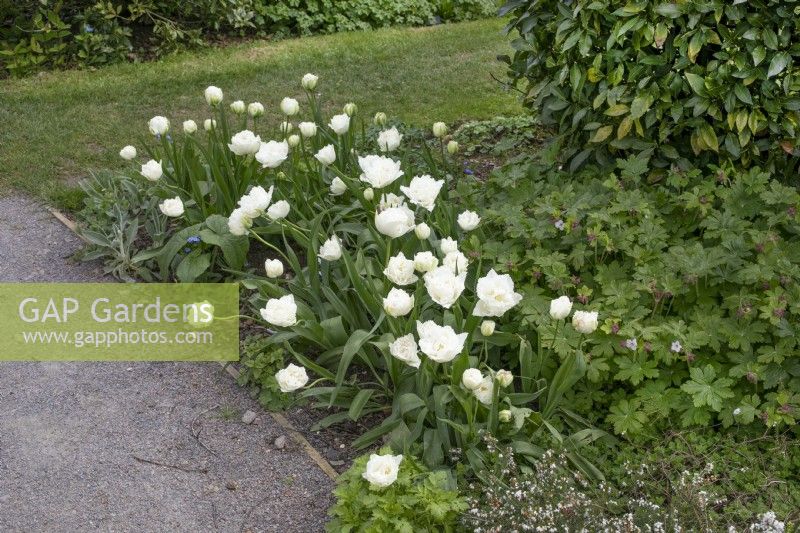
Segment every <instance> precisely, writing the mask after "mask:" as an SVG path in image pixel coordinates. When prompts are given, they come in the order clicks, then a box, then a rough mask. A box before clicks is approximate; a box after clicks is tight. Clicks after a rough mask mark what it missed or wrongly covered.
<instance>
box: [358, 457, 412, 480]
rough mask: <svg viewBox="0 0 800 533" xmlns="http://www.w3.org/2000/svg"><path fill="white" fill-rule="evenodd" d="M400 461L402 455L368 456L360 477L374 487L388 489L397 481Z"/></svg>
mask: <svg viewBox="0 0 800 533" xmlns="http://www.w3.org/2000/svg"><path fill="white" fill-rule="evenodd" d="M402 460H403V456H402V455H378V454H374V453H373V454H372V455H370V456H369V461H367V467H366V469H365V470H364V473H363V474H361V477H363V478H364V479H366V480H367V481H369V482H370V483H371V484H372V485H374V486H376V487H380V488H384V487H388V486H389V485H391V484H392V483H394V482H395V481H397V473H398V471H399V470H400V462H401V461H402Z"/></svg>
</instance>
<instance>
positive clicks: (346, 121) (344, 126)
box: [328, 113, 350, 135]
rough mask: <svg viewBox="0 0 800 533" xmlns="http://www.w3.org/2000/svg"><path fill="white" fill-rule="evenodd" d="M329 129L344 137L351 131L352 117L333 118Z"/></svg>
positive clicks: (343, 115)
mask: <svg viewBox="0 0 800 533" xmlns="http://www.w3.org/2000/svg"><path fill="white" fill-rule="evenodd" d="M328 127H329V128H330V129H332V130H333V132H334V133H336V134H337V135H344V134H345V133H347V130H349V129H350V115H347V114H344V113H343V114H341V115H334V116H332V117H331V121H330V122H329V123H328Z"/></svg>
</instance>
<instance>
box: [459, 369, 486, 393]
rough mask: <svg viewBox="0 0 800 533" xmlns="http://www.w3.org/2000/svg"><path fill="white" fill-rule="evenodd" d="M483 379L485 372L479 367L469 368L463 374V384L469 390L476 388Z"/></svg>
mask: <svg viewBox="0 0 800 533" xmlns="http://www.w3.org/2000/svg"><path fill="white" fill-rule="evenodd" d="M482 381H483V373H481V371H480V370H478V369H477V368H468V369H466V370H464V373H463V374H461V384H462V385H464V387H466V388H467V389H468V390H475V389H477V388H478V386H480V384H481V382H482Z"/></svg>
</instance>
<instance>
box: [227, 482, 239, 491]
mask: <svg viewBox="0 0 800 533" xmlns="http://www.w3.org/2000/svg"><path fill="white" fill-rule="evenodd" d="M225 488H226V489H228V490H236V483H235V482H233V481H226V482H225Z"/></svg>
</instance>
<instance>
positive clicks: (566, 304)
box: [550, 296, 572, 320]
mask: <svg viewBox="0 0 800 533" xmlns="http://www.w3.org/2000/svg"><path fill="white" fill-rule="evenodd" d="M571 311H572V301H571V300H570V299H569V296H560V297H558V298H556V299H554V300H551V301H550V317H551V318H553V319H554V320H564V319H565V318H567V317H568V316H569V314H570V312H571Z"/></svg>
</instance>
